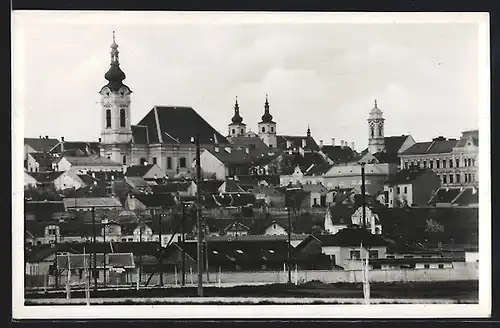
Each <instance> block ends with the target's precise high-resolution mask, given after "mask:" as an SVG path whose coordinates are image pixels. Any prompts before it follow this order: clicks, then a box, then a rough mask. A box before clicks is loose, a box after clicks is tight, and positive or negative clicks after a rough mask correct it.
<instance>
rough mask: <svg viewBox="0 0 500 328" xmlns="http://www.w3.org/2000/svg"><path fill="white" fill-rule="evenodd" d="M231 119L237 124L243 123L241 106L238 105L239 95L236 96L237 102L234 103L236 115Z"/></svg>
mask: <svg viewBox="0 0 500 328" xmlns="http://www.w3.org/2000/svg"><path fill="white" fill-rule="evenodd" d="M231 121H232V122H233V123H235V124H241V122H243V118H242V117H241V116H240V106H239V105H238V97H236V103H235V104H234V116H233V118H232V119H231Z"/></svg>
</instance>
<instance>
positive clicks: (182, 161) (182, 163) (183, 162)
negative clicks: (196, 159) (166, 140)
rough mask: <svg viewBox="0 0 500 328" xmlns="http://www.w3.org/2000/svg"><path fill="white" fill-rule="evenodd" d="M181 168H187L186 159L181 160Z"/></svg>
mask: <svg viewBox="0 0 500 328" xmlns="http://www.w3.org/2000/svg"><path fill="white" fill-rule="evenodd" d="M179 166H180V167H186V157H181V158H179Z"/></svg>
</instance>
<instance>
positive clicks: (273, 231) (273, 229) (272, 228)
mask: <svg viewBox="0 0 500 328" xmlns="http://www.w3.org/2000/svg"><path fill="white" fill-rule="evenodd" d="M287 233H288V232H287V230H286V228H284V227H282V226H281V225H279V224H278V223H276V221H273V222H272V223H271V224H270V225H269V226H268V227H267V228H266V230H265V231H264V235H286V234H287Z"/></svg>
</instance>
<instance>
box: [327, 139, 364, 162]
mask: <svg viewBox="0 0 500 328" xmlns="http://www.w3.org/2000/svg"><path fill="white" fill-rule="evenodd" d="M352 146H353V145H352ZM319 153H320V154H321V155H323V157H324V158H325V159H326V160H327V161H328V163H329V164H331V165H333V164H339V163H349V162H354V161H356V160H358V159H359V155H358V153H356V151H355V150H354V146H353V147H349V146H347V145H345V144H341V145H335V138H332V144H331V145H324V144H323V140H320V150H319Z"/></svg>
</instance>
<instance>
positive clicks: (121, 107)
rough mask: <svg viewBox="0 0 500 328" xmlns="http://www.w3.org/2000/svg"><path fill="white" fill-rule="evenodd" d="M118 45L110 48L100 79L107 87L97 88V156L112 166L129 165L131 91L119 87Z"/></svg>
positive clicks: (120, 75) (121, 80) (120, 82)
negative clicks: (98, 108)
mask: <svg viewBox="0 0 500 328" xmlns="http://www.w3.org/2000/svg"><path fill="white" fill-rule="evenodd" d="M118 54H119V52H118V45H117V44H116V42H115V32H114V31H113V43H112V44H111V65H110V68H109V70H108V72H107V73H106V74H105V75H104V77H105V79H106V80H108V83H107V84H106V85H105V86H103V87H102V88H101V90H100V91H99V94H100V96H101V113H102V114H101V125H102V129H101V155H103V156H105V157H108V158H110V159H112V160H114V161H116V162H119V163H122V164H123V165H128V164H129V163H130V145H131V142H132V128H131V123H130V95H131V94H132V91H131V90H130V88H129V87H128V86H126V85H125V84H123V80H125V73H124V72H123V71H122V70H121V68H120V62H119V58H118Z"/></svg>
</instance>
